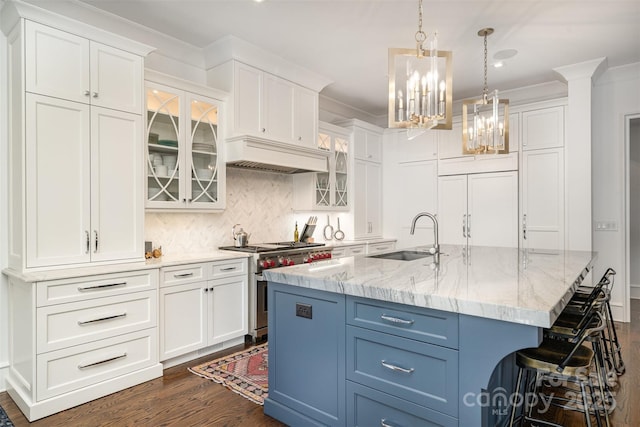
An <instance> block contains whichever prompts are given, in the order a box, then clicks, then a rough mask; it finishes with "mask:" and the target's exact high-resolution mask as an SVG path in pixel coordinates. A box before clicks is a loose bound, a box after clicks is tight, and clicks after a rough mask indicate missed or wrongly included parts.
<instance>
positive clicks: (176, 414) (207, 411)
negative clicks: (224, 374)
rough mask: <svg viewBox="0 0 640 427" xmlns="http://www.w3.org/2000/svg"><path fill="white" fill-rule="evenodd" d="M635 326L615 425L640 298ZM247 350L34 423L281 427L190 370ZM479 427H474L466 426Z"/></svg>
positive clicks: (630, 380) (638, 393)
mask: <svg viewBox="0 0 640 427" xmlns="http://www.w3.org/2000/svg"><path fill="white" fill-rule="evenodd" d="M631 317H632V319H631V323H626V324H617V331H618V335H619V338H620V342H621V344H622V348H623V358H624V361H625V364H626V367H627V370H626V373H625V374H624V375H622V376H621V377H619V382H620V384H619V388H618V389H617V390H616V396H615V397H616V403H617V407H616V409H615V411H614V413H613V414H612V418H611V420H612V425H613V426H614V427H637V426H639V425H640V362H639V360H640V300H633V301H632V304H631ZM241 349H242V346H238V347H234V348H231V349H228V350H225V351H224V352H220V353H218V354H215V355H210V356H206V357H203V358H201V359H198V360H194V361H191V362H189V363H187V364H184V365H180V366H175V367H173V368H169V369H167V370H165V372H164V376H163V377H162V378H158V379H155V380H153V381H148V382H146V383H144V384H140V385H138V386H135V387H131V388H128V389H126V390H123V391H121V392H119V393H114V394H112V395H109V396H106V397H103V398H101V399H98V400H94V401H93V402H89V403H86V404H84V405H81V406H78V407H75V408H72V409H69V410H67V411H63V412H60V413H58V414H55V415H52V416H50V417H47V418H43V419H41V420H38V421H36V422H33V423H31V425H33V426H35V427H42V426H46V427H57V426H60V427H62V426H65V427H71V426H87V427H88V426H91V427H97V426H139V427H146V426H154V427H155V426H180V427H188V426H225V427H237V426H251V427H253V426H282V425H283V424H282V423H280V422H278V421H276V420H274V419H273V418H271V417H268V416H266V415H264V413H263V411H262V406H259V405H256V404H255V403H252V402H250V401H249V400H246V399H244V398H243V397H241V396H238V395H237V394H235V393H233V392H231V391H229V390H227V389H226V388H225V387H223V386H221V385H219V384H216V383H214V382H212V381H209V380H206V379H204V378H201V377H198V376H196V375H194V374H192V373H190V372H189V371H187V368H188V367H189V366H195V365H197V364H199V363H204V362H206V361H208V360H211V359H213V358H215V357H219V356H223V355H226V354H230V353H233V352H235V351H239V350H241ZM0 406H2V407H3V408H4V409H5V411H6V412H7V414H8V415H9V417H10V418H11V420H12V421H13V423H14V424H15V425H16V427H20V426H27V425H30V424H29V422H28V421H27V419H26V418H25V417H24V416H23V415H22V413H21V412H20V410H19V409H18V407H17V406H16V405H15V404H14V403H13V401H12V400H11V398H10V397H9V396H8V395H7V393H6V392H3V393H0ZM552 414H553V415H552V416H553V418H554V420H555V422H557V423H559V424H561V425H564V426H567V427H574V426H575V427H578V426H583V425H584V420H583V418H582V414H579V413H573V412H570V411H555V412H553V413H552ZM461 427H474V426H461Z"/></svg>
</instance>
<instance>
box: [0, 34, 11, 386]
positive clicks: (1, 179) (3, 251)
mask: <svg viewBox="0 0 640 427" xmlns="http://www.w3.org/2000/svg"><path fill="white" fill-rule="evenodd" d="M6 57H7V38H6V37H5V35H4V34H3V33H2V32H0V58H3V60H2V61H0V63H1V64H3V66H2V67H0V88H2V89H0V171H2V173H0V270H2V269H3V268H6V267H7V265H8V239H7V236H8V235H9V232H8V230H9V222H8V218H7V214H8V208H7V206H8V191H9V190H8V186H7V175H6V171H7V169H8V165H7V162H8V157H9V154H8V150H9V148H8V147H9V144H8V134H7V122H8V120H9V118H8V110H9V104H8V102H9V100H8V99H7V91H6V90H5V88H6V87H7V69H6V66H5V64H6V61H5V60H4V58H6ZM7 287H8V286H7V280H6V278H5V276H4V275H2V274H0V391H2V390H4V389H5V377H6V373H7V369H8V361H9V349H8V347H9V338H8V334H9V332H8V330H9V315H8V312H9V307H8V303H7Z"/></svg>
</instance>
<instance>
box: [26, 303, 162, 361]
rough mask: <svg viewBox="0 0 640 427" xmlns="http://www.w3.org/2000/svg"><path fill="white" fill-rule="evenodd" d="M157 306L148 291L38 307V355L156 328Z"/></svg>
mask: <svg viewBox="0 0 640 427" xmlns="http://www.w3.org/2000/svg"><path fill="white" fill-rule="evenodd" d="M89 302H90V304H89ZM157 306H158V301H157V291H147V292H138V293H135V294H126V295H116V296H113V297H107V298H100V299H98V300H91V301H88V302H85V301H80V302H74V303H69V304H59V305H54V306H49V307H41V308H39V309H38V310H37V353H38V354H40V353H44V352H47V351H52V350H58V349H61V348H64V347H69V346H73V345H78V344H83V343H86V342H89V341H96V340H99V339H104V338H108V337H112V336H115V335H119V334H124V333H128V332H134V331H138V330H141V329H146V328H151V327H155V326H156V324H157V321H156V318H157V315H156V313H157Z"/></svg>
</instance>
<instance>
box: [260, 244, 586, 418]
mask: <svg viewBox="0 0 640 427" xmlns="http://www.w3.org/2000/svg"><path fill="white" fill-rule="evenodd" d="M417 249H418V250H420V248H417ZM422 249H423V250H424V248H422ZM438 258H439V259H438V262H437V263H436V262H434V261H436V258H434V257H433V256H427V257H424V258H419V259H416V260H413V261H404V260H393V259H384V258H376V257H366V256H360V257H347V258H343V259H339V260H329V261H322V262H317V263H313V264H310V265H300V266H294V267H287V268H280V269H273V270H269V271H265V272H264V277H265V278H266V280H267V281H268V282H269V397H268V399H267V400H266V401H265V407H264V410H265V413H266V414H268V415H270V416H273V417H274V418H276V419H279V420H281V421H283V422H285V423H287V424H289V425H336V426H352V425H361V426H368V425H443V426H478V427H479V426H482V425H493V424H494V422H495V421H494V420H496V419H499V418H500V417H501V415H504V413H506V412H507V411H508V399H509V395H508V394H509V393H510V391H509V390H510V387H509V386H508V385H509V384H510V378H509V376H510V375H509V369H505V368H502V367H501V368H500V369H496V366H499V365H500V366H502V365H503V363H501V362H503V361H505V360H509V358H510V357H511V358H512V356H510V355H512V354H513V352H515V351H516V350H518V349H521V348H526V347H533V346H537V345H538V344H539V343H540V340H541V338H542V329H543V328H545V327H549V326H550V325H551V324H552V323H553V322H554V321H555V319H556V318H557V316H558V315H559V313H560V312H561V311H562V309H563V308H564V306H565V305H566V303H567V302H568V300H569V299H570V298H571V296H572V295H573V293H574V292H575V290H576V288H577V287H578V286H579V285H580V284H581V282H582V281H583V280H584V278H585V277H586V276H587V274H588V272H589V271H590V270H591V268H592V263H593V261H594V254H592V253H591V252H577V251H560V252H557V251H556V252H552V251H546V252H545V251H526V252H525V251H521V250H518V249H516V248H489V247H469V248H466V247H462V246H449V245H442V247H441V254H440V256H439V257H438ZM506 365H508V364H506ZM499 387H504V390H501V389H500V388H499ZM496 390H498V393H496ZM500 394H501V395H500ZM500 399H502V400H500Z"/></svg>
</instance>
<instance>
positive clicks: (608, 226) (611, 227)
mask: <svg viewBox="0 0 640 427" xmlns="http://www.w3.org/2000/svg"><path fill="white" fill-rule="evenodd" d="M594 228H595V231H617V230H618V222H617V221H596V222H595V227H594Z"/></svg>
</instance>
